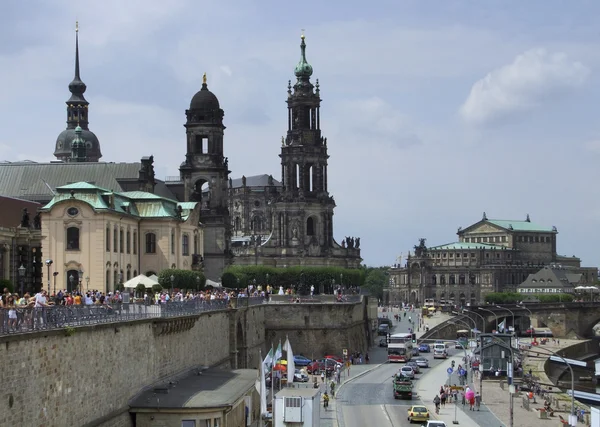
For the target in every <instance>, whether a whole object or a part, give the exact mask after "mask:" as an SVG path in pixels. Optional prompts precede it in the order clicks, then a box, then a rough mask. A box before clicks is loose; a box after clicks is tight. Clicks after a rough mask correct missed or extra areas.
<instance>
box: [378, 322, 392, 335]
mask: <svg viewBox="0 0 600 427" xmlns="http://www.w3.org/2000/svg"><path fill="white" fill-rule="evenodd" d="M389 332H390V327H389V326H388V325H387V324H386V323H384V324H383V325H379V328H378V329H377V335H387V334H388V333H389Z"/></svg>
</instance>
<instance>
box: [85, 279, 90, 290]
mask: <svg viewBox="0 0 600 427" xmlns="http://www.w3.org/2000/svg"><path fill="white" fill-rule="evenodd" d="M89 290H90V276H86V277H85V291H86V292H88V291H89Z"/></svg>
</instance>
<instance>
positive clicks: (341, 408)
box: [336, 313, 456, 427]
mask: <svg viewBox="0 0 600 427" xmlns="http://www.w3.org/2000/svg"><path fill="white" fill-rule="evenodd" d="M411 314H412V318H413V319H416V315H415V314H414V313H411ZM411 314H407V316H406V318H404V317H403V318H402V321H401V322H400V323H398V324H395V325H394V328H393V330H392V333H399V332H408V328H409V326H410V325H409V323H408V321H407V320H408V317H409V316H410V315H411ZM377 342H379V340H377ZM455 351H456V350H454V349H449V354H450V355H453V354H454V353H455ZM369 355H370V356H371V360H372V363H382V362H383V361H385V360H386V359H387V350H386V349H385V348H377V349H372V350H371V352H370V353H369ZM421 356H424V357H426V358H427V359H429V364H430V366H435V365H437V364H439V363H448V362H446V361H445V360H434V359H433V354H432V353H422V354H421ZM402 366H404V364H403V363H394V364H387V363H386V364H384V365H382V366H380V367H378V368H376V369H374V370H373V371H371V372H369V373H367V374H365V375H363V376H361V377H359V378H357V379H355V380H353V381H350V382H349V383H347V384H345V385H344V387H342V389H341V390H340V392H339V394H338V395H337V396H336V397H337V399H336V402H337V411H338V424H339V426H340V427H365V426H377V427H403V426H409V425H411V424H410V423H409V422H408V420H407V412H408V408H410V406H411V405H419V404H421V403H422V402H421V399H420V396H414V397H413V399H412V401H411V400H396V399H394V396H393V392H392V376H393V375H394V374H395V373H396V372H397V371H398V369H400V367H402ZM426 372H427V368H422V369H421V373H420V374H419V375H417V379H416V381H420V379H419V378H420V377H422V376H423V375H424V374H425V373H426ZM427 381H436V382H439V381H440V379H438V378H427ZM444 381H445V378H444V379H441V382H440V384H443V383H444ZM414 392H415V393H416V387H415V389H414ZM425 398H427V399H429V398H433V397H431V396H426V397H425ZM420 424H421V423H417V424H412V425H413V426H414V425H420Z"/></svg>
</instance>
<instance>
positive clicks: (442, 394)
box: [440, 391, 446, 408]
mask: <svg viewBox="0 0 600 427" xmlns="http://www.w3.org/2000/svg"><path fill="white" fill-rule="evenodd" d="M440 400H441V401H442V408H445V407H446V393H445V392H443V391H442V392H441V393H440Z"/></svg>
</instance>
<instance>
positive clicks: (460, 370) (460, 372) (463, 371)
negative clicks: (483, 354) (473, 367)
mask: <svg viewBox="0 0 600 427" xmlns="http://www.w3.org/2000/svg"><path fill="white" fill-rule="evenodd" d="M466 373H467V371H465V370H464V369H462V368H461V369H459V370H458V374H459V375H460V376H463V375H464V374H466Z"/></svg>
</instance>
